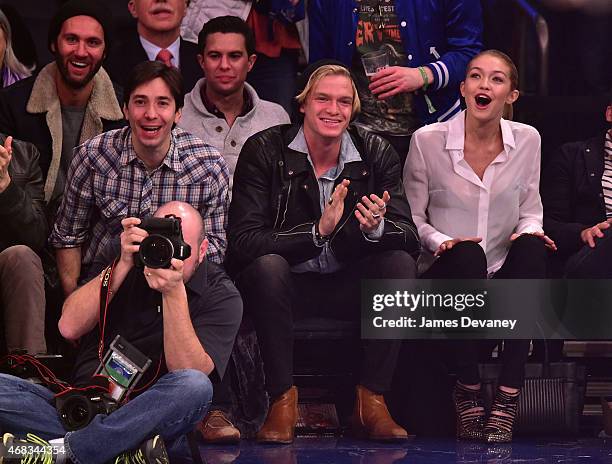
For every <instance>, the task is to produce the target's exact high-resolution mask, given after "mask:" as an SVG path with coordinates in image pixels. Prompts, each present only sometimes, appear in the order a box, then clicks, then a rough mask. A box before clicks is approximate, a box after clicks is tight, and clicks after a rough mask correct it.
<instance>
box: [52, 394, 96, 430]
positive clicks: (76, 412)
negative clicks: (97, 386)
mask: <svg viewBox="0 0 612 464" xmlns="http://www.w3.org/2000/svg"><path fill="white" fill-rule="evenodd" d="M94 415H95V412H94V409H93V407H92V405H91V403H90V401H89V400H88V399H87V398H85V397H82V396H73V397H71V398H69V399H68V400H67V401H66V404H65V405H64V407H63V408H62V409H61V411H60V419H61V421H62V422H63V423H64V425H65V426H66V428H67V429H68V430H79V429H81V428H83V427H85V426H86V425H87V424H89V422H90V421H91V419H92V418H93V417H94Z"/></svg>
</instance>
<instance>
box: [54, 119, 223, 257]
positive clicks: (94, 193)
mask: <svg viewBox="0 0 612 464" xmlns="http://www.w3.org/2000/svg"><path fill="white" fill-rule="evenodd" d="M131 134H132V132H131V130H130V128H129V127H125V128H123V129H118V130H113V131H109V132H105V133H103V134H101V135H99V136H97V137H94V138H92V139H91V140H88V141H87V142H85V143H84V144H83V145H81V146H79V147H77V148H76V149H75V154H74V158H73V160H72V163H71V165H70V169H69V171H68V179H67V184H66V190H65V192H64V198H63V200H62V204H61V206H60V208H59V211H58V214H57V220H56V222H55V225H54V226H53V230H52V232H51V237H50V238H49V241H50V243H51V245H52V246H53V247H55V248H73V247H78V246H82V247H83V260H82V262H83V268H86V267H88V266H89V264H90V263H91V262H92V261H93V258H94V257H95V256H96V254H97V253H98V252H99V251H100V250H101V249H103V248H104V247H105V246H106V245H107V244H108V243H109V242H110V241H111V239H112V238H113V237H116V236H118V235H119V234H120V233H121V230H122V227H121V220H122V219H123V218H125V217H140V218H142V217H145V216H149V215H152V214H153V213H154V212H155V210H157V208H158V207H160V206H161V205H163V204H164V203H167V202H169V201H183V202H186V203H189V204H190V205H192V206H193V207H194V208H196V209H197V210H198V211H200V214H202V218H203V219H204V228H205V231H206V236H207V238H208V241H209V247H208V252H207V258H208V259H210V260H211V261H214V262H216V263H222V262H223V257H224V254H225V248H226V246H227V242H226V239H225V227H226V225H227V224H226V222H227V208H228V190H229V171H228V168H227V165H226V163H225V161H224V159H223V157H222V156H221V155H220V154H219V152H218V151H217V150H216V149H215V148H213V147H211V146H210V145H207V144H205V143H204V142H203V141H202V140H200V139H199V138H197V137H195V136H193V135H191V134H190V133H188V132H186V131H184V130H182V129H180V128H174V129H173V130H172V140H171V143H170V149H169V150H168V154H167V155H166V158H165V159H164V161H163V163H162V164H161V165H160V166H159V167H158V168H157V169H155V170H153V171H151V172H147V169H146V167H145V165H144V163H143V162H142V161H141V160H140V159H139V158H138V157H137V155H136V152H135V151H134V146H133V144H132V137H131Z"/></svg>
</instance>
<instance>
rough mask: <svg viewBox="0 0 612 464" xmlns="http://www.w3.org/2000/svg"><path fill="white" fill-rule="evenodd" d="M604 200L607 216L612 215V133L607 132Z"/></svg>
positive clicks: (602, 179)
mask: <svg viewBox="0 0 612 464" xmlns="http://www.w3.org/2000/svg"><path fill="white" fill-rule="evenodd" d="M601 187H602V189H603V194H604V201H605V203H606V217H607V218H610V217H612V133H611V131H608V132H607V133H606V143H605V145H604V172H603V175H602V176H601Z"/></svg>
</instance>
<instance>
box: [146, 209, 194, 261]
mask: <svg viewBox="0 0 612 464" xmlns="http://www.w3.org/2000/svg"><path fill="white" fill-rule="evenodd" d="M138 227H140V228H141V229H144V230H146V231H147V232H148V233H149V235H148V237H146V238H145V239H144V240H143V241H142V242H141V243H140V249H139V251H138V254H136V256H135V259H136V264H137V265H140V266H148V267H150V268H152V269H158V268H168V267H170V261H171V260H172V258H176V259H180V260H185V259H187V258H189V256H191V247H190V246H189V245H188V244H187V243H185V241H184V240H183V231H182V229H181V218H180V217H176V216H174V215H172V214H168V215H167V216H166V217H164V218H157V217H147V218H144V219H142V221H141V223H140V224H139V225H138Z"/></svg>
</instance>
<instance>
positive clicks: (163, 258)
mask: <svg viewBox="0 0 612 464" xmlns="http://www.w3.org/2000/svg"><path fill="white" fill-rule="evenodd" d="M139 253H140V257H141V258H142V262H143V263H144V264H145V265H146V266H148V267H150V268H152V269H159V268H164V267H170V261H171V260H172V256H174V246H173V245H172V242H171V241H170V240H168V239H167V238H166V237H164V236H162V235H149V236H148V237H147V238H145V239H144V240H143V241H142V243H141V244H140V250H139Z"/></svg>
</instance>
